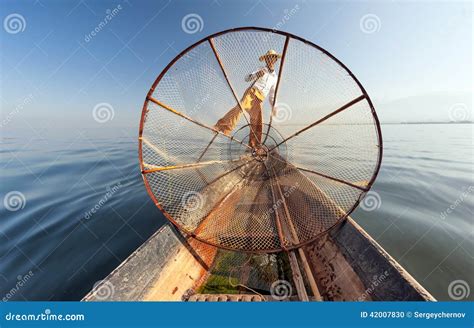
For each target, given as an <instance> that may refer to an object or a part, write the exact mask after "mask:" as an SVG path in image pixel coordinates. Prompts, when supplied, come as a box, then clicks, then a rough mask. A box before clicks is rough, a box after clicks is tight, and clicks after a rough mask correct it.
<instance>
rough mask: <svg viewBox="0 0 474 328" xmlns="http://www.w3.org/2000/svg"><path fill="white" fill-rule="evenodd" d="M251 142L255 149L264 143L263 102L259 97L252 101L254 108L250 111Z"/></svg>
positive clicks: (250, 144)
mask: <svg viewBox="0 0 474 328" xmlns="http://www.w3.org/2000/svg"><path fill="white" fill-rule="evenodd" d="M249 112H250V127H251V131H250V140H249V146H250V147H252V148H255V147H257V146H259V145H261V143H262V128H263V126H262V122H263V114H262V101H261V100H259V99H258V98H257V97H254V98H253V100H252V108H251V109H250V111H249Z"/></svg>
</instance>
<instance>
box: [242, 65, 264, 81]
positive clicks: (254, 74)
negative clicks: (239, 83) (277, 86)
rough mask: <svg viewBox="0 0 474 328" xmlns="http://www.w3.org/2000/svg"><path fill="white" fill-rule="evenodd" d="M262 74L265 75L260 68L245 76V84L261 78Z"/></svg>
mask: <svg viewBox="0 0 474 328" xmlns="http://www.w3.org/2000/svg"><path fill="white" fill-rule="evenodd" d="M263 74H265V73H264V72H263V68H260V69H259V70H257V71H255V72H252V73H250V74H249V75H247V76H246V77H245V82H250V81H253V80H256V79H258V78H260V77H262V76H263Z"/></svg>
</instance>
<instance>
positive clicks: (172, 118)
mask: <svg viewBox="0 0 474 328" xmlns="http://www.w3.org/2000/svg"><path fill="white" fill-rule="evenodd" d="M271 49H272V50H273V51H274V53H277V54H279V55H281V57H279V59H278V60H277V62H276V64H275V66H274V71H273V74H274V75H273V76H274V77H276V79H274V80H273V82H271V80H270V82H268V81H269V80H268V75H264V76H263V79H265V78H267V80H266V82H265V83H269V84H271V85H272V88H269V90H270V91H269V92H268V95H266V97H265V95H264V97H263V98H265V99H263V100H261V99H257V98H255V97H254V98H246V97H247V96H248V94H249V92H250V91H251V90H252V88H256V86H255V84H254V82H255V79H256V78H254V79H253V80H252V79H250V80H249V79H248V78H247V79H246V77H247V76H248V74H250V73H253V72H256V71H259V70H260V69H261V68H262V67H264V66H265V59H263V61H261V60H260V58H261V56H262V55H264V54H266V53H267V52H268V51H269V50H271ZM270 71H271V70H270ZM257 78H258V77H257ZM265 83H264V85H265ZM272 93H274V96H275V99H276V102H275V104H273V103H271V102H270V101H269V99H270V98H272V97H271V94H272ZM249 99H250V100H251V101H249ZM249 104H250V105H249ZM272 109H273V110H274V115H273V116H272V115H271V113H272ZM229 111H233V113H234V114H233V117H232V119H230V120H228V122H227V123H229V122H230V123H232V124H230V125H231V129H229V131H224V130H223V129H222V128H221V127H220V126H219V124H217V123H218V122H221V121H222V119H223V118H224V117H227V118H226V120H227V119H228V116H229V115H226V114H228V113H229ZM260 111H261V112H262V117H263V122H261V123H260V122H258V120H257V118H258V116H259V115H260ZM256 120H257V121H256ZM231 121H232V122H231ZM256 122H257V123H256ZM259 129H260V130H262V131H263V132H262V138H261V139H260V142H257V143H256V144H255V143H252V136H257V135H258V130H259ZM141 131H142V132H141V134H140V160H141V167H142V172H143V176H144V180H145V184H146V186H147V189H148V191H149V193H150V194H151V196H152V198H153V199H154V200H155V201H156V205H157V206H158V207H159V208H160V209H161V210H162V211H163V212H164V213H165V215H166V216H167V218H168V219H170V220H171V221H172V222H173V223H174V224H175V225H176V226H177V227H178V228H179V229H180V230H182V231H183V232H185V233H187V234H189V235H191V236H193V237H195V238H196V239H197V240H200V241H201V242H205V243H208V244H211V245H213V246H217V247H220V248H224V249H227V250H239V251H248V252H277V251H281V250H282V249H291V248H295V247H299V246H301V245H302V244H304V243H307V242H309V241H312V240H314V239H315V238H317V237H318V236H320V235H321V234H324V233H326V232H327V231H328V230H329V229H330V228H331V227H333V226H334V225H335V224H337V223H338V222H339V221H340V220H342V219H343V218H345V217H346V216H347V215H348V214H349V213H350V212H351V211H352V210H353V209H354V207H355V206H356V204H357V203H358V202H359V201H360V199H361V197H362V196H363V195H364V194H365V193H366V192H367V191H368V189H369V188H370V185H371V183H372V182H373V180H374V177H375V175H376V173H377V171H378V167H379V165H380V156H381V146H382V145H381V144H380V130H379V126H378V123H377V120H376V116H375V112H374V110H373V108H372V106H371V104H370V101H369V99H368V96H367V95H366V94H365V92H364V91H363V90H362V88H361V87H360V85H359V84H358V82H357V81H356V80H355V78H354V77H353V75H352V74H351V73H350V72H349V71H348V70H347V69H346V68H345V67H344V66H342V64H340V63H339V62H338V61H337V60H336V59H334V58H333V57H332V56H331V55H329V54H328V53H327V52H325V51H324V50H322V49H321V48H319V47H317V46H314V45H312V44H310V43H308V42H305V41H302V40H300V39H299V38H297V37H294V36H291V35H287V34H285V33H283V32H275V31H267V30H261V29H252V28H248V29H240V30H236V31H228V32H224V33H221V34H219V35H217V36H213V37H209V38H206V39H204V40H203V41H200V42H199V43H197V44H196V45H195V46H193V47H191V49H190V50H188V51H187V52H185V53H183V54H181V55H179V56H178V57H177V58H176V59H175V60H174V61H173V63H172V64H171V65H170V66H169V68H168V69H167V70H166V71H165V72H164V73H162V74H161V75H160V78H159V79H158V80H157V82H156V83H155V85H154V86H153V88H152V91H151V92H150V93H149V97H148V99H147V102H146V103H145V106H144V112H143V120H142V125H141ZM268 263H271V261H270V262H268Z"/></svg>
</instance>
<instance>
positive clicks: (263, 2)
mask: <svg viewBox="0 0 474 328" xmlns="http://www.w3.org/2000/svg"><path fill="white" fill-rule="evenodd" d="M114 8H115V9H116V11H115V12H116V14H115V15H114V17H113V18H112V19H111V20H110V21H108V22H107V24H105V26H103V27H102V28H100V31H99V32H98V33H97V34H96V35H95V36H93V37H90V33H91V31H92V30H94V29H95V28H96V27H98V26H99V24H100V23H101V22H102V21H104V19H105V18H106V15H107V10H113V9H114ZM288 12H293V13H294V14H292V15H291V17H288V16H287V18H288V19H286V18H285V14H286V13H288ZM0 13H1V15H0V17H1V19H2V22H3V29H2V30H1V33H0V37H1V39H0V42H1V52H0V54H1V55H0V56H1V65H0V67H1V74H0V75H1V77H0V79H1V94H0V96H1V109H2V120H3V122H4V123H3V124H2V127H6V128H7V130H8V128H11V129H15V128H16V127H19V126H22V125H25V124H27V125H31V124H34V123H36V122H49V123H48V124H50V125H51V126H57V125H64V126H74V125H76V124H81V125H83V126H101V125H100V123H98V122H97V121H95V120H94V119H93V117H92V111H93V109H94V107H95V106H97V104H100V103H107V104H110V105H111V106H112V107H113V110H114V117H113V119H112V120H110V121H109V122H107V124H108V125H109V126H128V127H135V126H136V127H137V128H138V123H139V116H140V112H141V107H142V105H143V101H144V99H145V96H146V93H147V91H148V89H149V87H150V86H151V84H152V83H153V81H154V80H155V78H156V77H157V75H158V74H159V73H160V72H161V70H162V69H163V68H164V67H165V66H166V64H167V63H168V62H169V61H171V60H172V59H173V58H174V57H175V56H176V55H177V54H178V53H179V52H180V51H182V50H183V49H184V48H186V47H188V46H189V45H191V44H192V43H194V42H196V41H198V40H200V39H202V38H203V37H205V36H207V35H209V34H212V33H215V32H218V31H221V30H225V29H228V28H232V27H238V26H261V27H269V28H274V27H277V26H278V27H279V29H281V30H283V31H287V32H290V33H293V34H296V35H298V36H301V37H303V38H305V39H307V40H310V41H312V42H314V43H316V44H318V45H320V46H322V47H323V48H325V49H327V50H328V51H330V52H331V53H332V54H334V55H335V56H336V57H337V58H339V59H340V60H341V61H342V62H343V63H345V64H346V66H348V67H349V68H350V69H351V70H352V71H353V72H354V74H355V75H356V76H357V77H358V79H359V80H360V81H361V82H362V84H363V85H364V87H365V88H366V90H367V91H368V93H369V95H370V96H371V98H372V99H373V101H374V103H375V106H376V109H377V111H378V113H379V116H380V117H381V119H382V121H386V122H394V121H420V120H426V121H433V120H434V121H437V120H449V119H450V118H452V117H453V115H457V117H459V115H460V116H461V117H462V118H468V119H472V92H473V86H472V75H473V65H472V58H473V53H472V52H473V50H472V43H473V40H472V17H473V8H472V4H471V3H470V2H455V1H446V2H439V1H436V2H434V1H433V2H427V1H420V2H398V1H377V2H375V1H373V2H371V1H368V2H348V1H345V2H338V1H331V2H321V1H310V0H306V1H274V0H258V1H255V0H253V1H242V0H239V1H225V0H194V1H177V0H174V1H168V0H165V1H134V2H132V1H130V2H129V1H92V0H74V1H72V0H71V1H47V0H39V1H38V0H37V1H34V0H31V1H13V0H1V9H0ZM15 14H16V15H19V16H21V19H22V20H21V19H20V21H19V24H20V27H19V28H18V26H16V27H15V26H13V27H12V26H8V25H7V23H8V18H9V17H10V19H11V18H12V17H13V16H11V15H15ZM188 14H196V15H199V17H200V18H201V19H202V25H200V28H199V29H198V30H196V31H193V33H186V32H185V31H184V30H183V28H182V20H183V17H185V16H186V15H188ZM367 15H371V16H369V17H373V18H374V17H375V18H374V20H373V21H372V22H374V24H375V27H374V26H373V25H372V26H370V25H368V26H366V27H365V28H364V27H361V23H363V22H364V19H363V18H364V17H367ZM17 17H18V16H17ZM13 18H15V17H13ZM15 28H16V29H17V30H15ZM371 28H372V30H371ZM367 29H369V30H368V31H369V32H371V33H367ZM12 31H13V32H17V33H12ZM88 35H89V37H87V36H88ZM453 111H457V112H456V114H453V113H454V112H453Z"/></svg>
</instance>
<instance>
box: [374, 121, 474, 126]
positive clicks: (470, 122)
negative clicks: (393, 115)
mask: <svg viewBox="0 0 474 328" xmlns="http://www.w3.org/2000/svg"><path fill="white" fill-rule="evenodd" d="M473 123H474V122H473V121H462V122H380V124H383V125H386V124H398V125H400V124H473Z"/></svg>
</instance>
